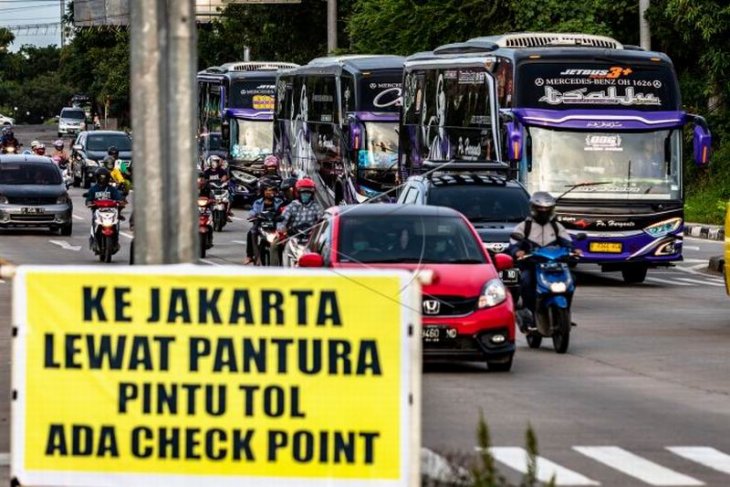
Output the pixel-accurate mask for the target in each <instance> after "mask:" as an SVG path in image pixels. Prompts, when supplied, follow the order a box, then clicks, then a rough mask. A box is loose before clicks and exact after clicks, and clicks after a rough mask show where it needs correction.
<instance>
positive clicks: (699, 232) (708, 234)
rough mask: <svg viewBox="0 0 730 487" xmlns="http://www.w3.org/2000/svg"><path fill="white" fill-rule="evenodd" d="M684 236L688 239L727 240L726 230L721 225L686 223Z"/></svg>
mask: <svg viewBox="0 0 730 487" xmlns="http://www.w3.org/2000/svg"><path fill="white" fill-rule="evenodd" d="M684 235H685V236H687V237H695V238H704V239H705V240H725V228H723V227H722V226H721V225H706V224H703V223H685V224H684Z"/></svg>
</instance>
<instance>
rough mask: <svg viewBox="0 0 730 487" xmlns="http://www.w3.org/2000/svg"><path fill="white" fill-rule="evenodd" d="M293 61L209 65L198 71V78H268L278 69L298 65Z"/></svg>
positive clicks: (274, 74)
mask: <svg viewBox="0 0 730 487" xmlns="http://www.w3.org/2000/svg"><path fill="white" fill-rule="evenodd" d="M298 66H299V65H298V64H294V63H280V62H268V61H259V62H233V63H226V64H222V65H220V66H211V67H209V68H206V69H204V70H203V71H199V72H198V79H208V80H222V79H224V78H227V79H243V78H270V77H275V76H276V74H277V72H278V71H279V70H286V69H292V68H296V67H298Z"/></svg>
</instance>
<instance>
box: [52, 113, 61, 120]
mask: <svg viewBox="0 0 730 487" xmlns="http://www.w3.org/2000/svg"><path fill="white" fill-rule="evenodd" d="M53 119H54V120H55V121H56V122H58V121H59V120H61V116H60V115H56V116H55V117H53Z"/></svg>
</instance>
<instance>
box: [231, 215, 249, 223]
mask: <svg viewBox="0 0 730 487" xmlns="http://www.w3.org/2000/svg"><path fill="white" fill-rule="evenodd" d="M231 220H235V221H237V222H245V221H246V218H239V217H237V216H232V217H231Z"/></svg>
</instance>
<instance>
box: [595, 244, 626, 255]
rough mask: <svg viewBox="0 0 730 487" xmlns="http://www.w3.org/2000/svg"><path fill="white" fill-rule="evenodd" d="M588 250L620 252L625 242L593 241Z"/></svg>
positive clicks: (610, 252)
mask: <svg viewBox="0 0 730 487" xmlns="http://www.w3.org/2000/svg"><path fill="white" fill-rule="evenodd" d="M588 250H590V251H591V252H596V253H604V254H620V253H621V251H622V250H623V244H621V242H591V243H590V244H588Z"/></svg>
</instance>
